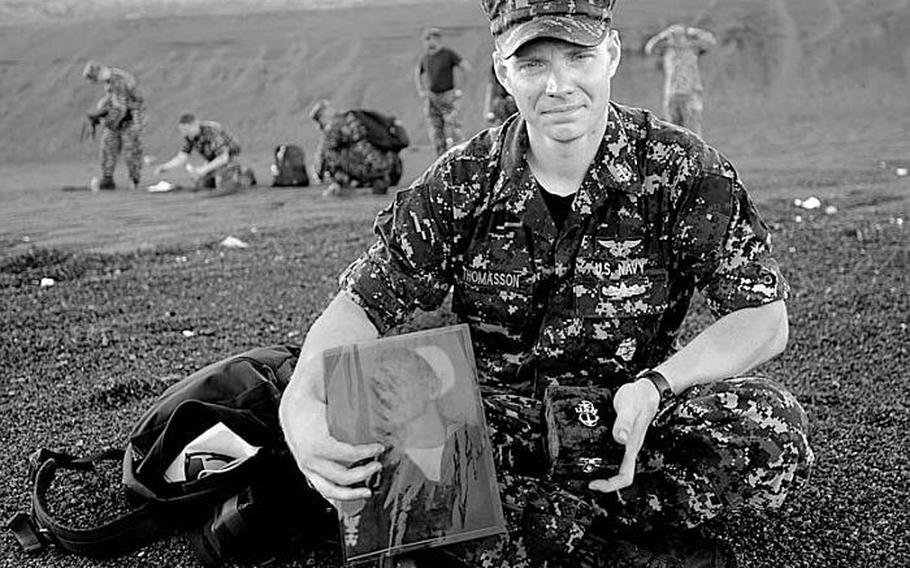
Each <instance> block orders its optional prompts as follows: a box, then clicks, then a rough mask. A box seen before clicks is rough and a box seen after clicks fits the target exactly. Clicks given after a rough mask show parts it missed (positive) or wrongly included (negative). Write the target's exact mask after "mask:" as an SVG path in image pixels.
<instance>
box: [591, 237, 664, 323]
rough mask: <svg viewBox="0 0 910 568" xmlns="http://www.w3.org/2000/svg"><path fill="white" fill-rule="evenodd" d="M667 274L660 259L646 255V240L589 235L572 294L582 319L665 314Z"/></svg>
mask: <svg viewBox="0 0 910 568" xmlns="http://www.w3.org/2000/svg"><path fill="white" fill-rule="evenodd" d="M667 287H668V275H667V270H666V269H665V268H663V267H662V266H661V263H660V262H659V258H656V257H655V256H653V255H648V254H645V250H644V245H643V239H634V238H633V239H625V240H613V239H603V238H599V237H596V236H586V237H585V238H584V239H583V241H582V246H581V249H580V251H579V256H578V259H577V262H576V265H575V278H574V281H573V295H574V300H575V312H576V315H577V316H579V317H582V318H623V317H641V316H654V315H658V314H662V313H663V312H664V311H665V310H666V309H667V304H668V290H667Z"/></svg>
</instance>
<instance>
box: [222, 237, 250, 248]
mask: <svg viewBox="0 0 910 568" xmlns="http://www.w3.org/2000/svg"><path fill="white" fill-rule="evenodd" d="M221 246H223V247H225V248H244V249H245V248H248V247H249V246H250V245H248V244H247V243H245V242H243V241H241V240H240V239H238V238H237V237H233V236H227V237H224V240H223V241H221Z"/></svg>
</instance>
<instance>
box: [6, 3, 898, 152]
mask: <svg viewBox="0 0 910 568" xmlns="http://www.w3.org/2000/svg"><path fill="white" fill-rule="evenodd" d="M246 1H249V0H231V1H229V2H226V3H223V4H221V5H222V6H223V7H224V8H225V11H228V12H231V11H233V12H235V13H220V14H217V15H199V14H195V13H192V12H194V11H193V10H189V11H188V10H186V9H185V6H186V3H185V2H178V1H177V0H170V1H168V0H160V1H159V2H158V3H157V4H153V6H157V9H156V10H147V11H146V12H136V11H135V10H134V9H133V7H134V6H135V5H137V4H138V0H117V1H113V2H108V4H113V5H114V6H115V9H114V10H113V11H112V12H107V13H105V12H103V11H99V10H101V8H99V6H101V7H103V6H102V4H103V3H102V2H99V1H98V0H96V1H95V2H92V3H88V4H85V5H84V9H82V10H81V11H74V10H73V9H72V5H74V3H73V2H66V1H63V0H60V1H59V2H56V3H54V2H50V3H42V4H41V5H43V6H51V7H53V6H57V8H58V9H57V11H54V10H51V9H49V8H48V9H47V10H45V12H44V13H36V12H34V10H32V11H31V12H29V14H30V17H28V18H25V17H22V13H23V12H22V10H24V8H22V7H23V6H25V7H27V6H33V3H24V2H12V1H7V2H5V3H0V14H3V15H5V16H8V18H4V19H3V20H2V21H5V22H7V23H9V22H10V21H12V22H15V25H7V26H5V27H0V29H2V33H0V54H2V58H0V109H2V112H0V132H3V136H2V140H0V163H6V164H9V163H21V162H48V161H54V162H59V161H92V160H94V156H95V153H96V149H95V148H94V146H93V145H92V144H88V143H85V144H82V145H80V144H79V140H78V134H79V128H80V120H81V117H82V113H83V112H84V111H85V110H86V109H88V108H90V107H91V106H92V105H93V103H94V102H95V100H96V99H98V98H99V97H100V95H101V89H100V88H99V87H97V86H93V85H90V84H88V83H87V82H85V81H84V80H83V79H82V78H81V76H80V72H81V69H82V67H83V65H84V63H85V61H86V60H87V59H89V58H97V59H100V60H102V61H106V62H109V63H111V64H113V65H116V66H120V67H123V68H126V69H129V70H132V71H133V72H135V73H136V74H137V76H138V77H139V78H140V80H141V83H142V85H143V88H144V91H145V93H146V99H147V101H148V105H149V114H150V119H151V124H150V129H149V137H148V138H149V140H148V148H147V151H148V153H150V154H154V155H156V156H159V157H166V156H167V155H170V154H171V153H172V152H173V151H174V150H175V149H176V146H177V140H176V133H175V132H174V128H173V123H174V120H175V118H176V117H177V116H178V115H179V114H180V113H181V112H184V111H187V110H191V111H195V112H197V113H198V114H199V115H201V116H203V117H205V118H209V119H214V120H219V121H221V122H223V123H225V124H226V125H227V126H228V127H229V128H230V129H232V130H233V131H234V132H235V133H237V134H238V135H239V136H240V138H241V139H242V141H243V142H244V145H245V152H246V153H248V154H255V155H265V154H267V153H268V152H269V151H270V149H271V148H273V147H274V145H275V144H276V143H279V142H283V141H289V140H290V141H298V142H302V143H303V144H304V145H305V147H307V148H312V147H313V145H314V143H315V137H316V132H315V129H314V128H313V125H312V122H311V121H310V120H309V119H308V118H307V110H308V108H309V107H310V105H311V104H312V103H313V102H314V101H316V100H317V99H319V98H321V97H330V98H332V99H334V100H335V101H337V103H338V104H340V105H341V106H343V107H344V106H350V107H359V106H364V107H370V108H375V109H381V110H385V111H389V112H392V113H395V114H397V115H399V116H400V117H402V118H403V120H404V121H405V124H406V125H407V126H408V128H409V130H410V132H411V133H412V138H414V139H415V142H416V143H417V144H427V143H428V141H427V137H426V134H425V131H424V127H423V122H422V119H421V109H420V102H419V100H418V98H417V97H416V95H415V92H414V87H413V79H412V69H413V65H414V64H415V61H416V58H417V56H418V53H419V50H420V48H421V45H420V41H419V39H418V34H419V30H420V29H421V28H422V27H423V26H425V25H427V24H434V25H438V26H441V27H443V28H444V29H445V39H446V41H447V42H448V44H449V45H451V46H452V47H454V48H455V49H456V50H457V51H459V52H461V53H462V54H463V55H464V56H465V57H467V58H468V59H469V60H470V61H472V62H473V63H474V65H475V68H476V72H475V73H474V76H473V78H472V80H471V83H470V84H469V86H468V88H467V94H468V96H467V100H466V104H465V106H464V122H465V125H466V127H467V130H468V131H475V130H477V129H478V128H480V126H481V123H480V117H479V114H480V107H481V93H482V88H483V79H484V78H485V76H486V69H487V66H488V57H489V50H490V45H491V42H490V38H489V34H488V31H487V27H486V21H485V19H484V17H483V14H482V13H481V11H480V9H479V6H478V2H476V1H467V0H465V1H457V2H456V1H446V2H442V1H438V0H428V1H424V2H417V3H414V4H402V5H397V6H394V5H386V4H387V2H382V3H381V5H377V2H375V1H374V2H370V1H369V0H362V1H361V2H358V3H357V5H356V6H353V7H346V8H339V9H331V10H280V11H274V10H273V11H262V6H264V7H265V8H269V9H274V8H275V7H280V8H285V7H288V6H299V5H303V4H307V5H315V4H320V3H319V1H316V2H310V3H306V2H300V3H295V2H291V1H290V0H272V1H266V2H264V3H261V2H260V3H256V6H257V8H255V9H254V8H252V7H250V8H249V9H247V10H245V12H244V13H236V12H237V11H238V10H239V9H240V8H242V6H243V5H244V4H243V2H246ZM323 4H325V2H322V3H321V4H320V5H323ZM202 5H205V4H202ZM247 5H248V6H252V5H253V2H251V1H249V4H247ZM16 6H18V7H19V11H18V12H17V11H15V10H14V8H15V7H16ZM238 7H240V8H238ZM228 8H230V10H228ZM197 11H198V10H197ZM165 13H170V14H177V15H162V14H165ZM17 14H18V16H19V17H14V16H16V15H17ZM82 14H88V15H90V16H91V17H92V18H94V19H92V20H91V21H72V20H73V19H76V18H77V16H80V15H82ZM105 14H107V15H111V14H113V15H118V16H119V15H129V16H130V17H128V18H127V17H116V18H108V17H101V16H103V15H105ZM47 17H55V18H56V20H55V21H53V22H49V21H42V22H28V23H22V22H23V20H26V19H31V20H34V19H35V18H39V19H40V18H44V19H46V18H47ZM61 17H62V18H64V19H65V20H66V21H60V19H61ZM674 21H684V22H689V23H696V24H699V25H703V26H705V27H708V28H710V29H712V30H713V31H715V33H717V34H718V36H719V38H720V39H721V46H720V47H719V48H718V49H717V50H715V51H714V52H713V53H711V54H709V55H708V56H706V57H705V59H704V62H703V67H704V72H705V74H706V79H707V86H708V95H707V105H708V108H707V111H706V124H707V127H706V132H707V137H708V138H709V139H712V141H714V142H716V143H717V144H718V145H719V146H720V147H721V148H723V149H724V150H725V151H726V152H727V153H728V154H730V155H731V156H732V157H734V158H739V157H741V159H742V160H746V161H747V162H748V160H752V159H760V160H761V163H762V164H763V166H767V165H768V164H769V163H770V162H768V160H771V161H772V162H773V161H774V160H777V159H779V158H780V157H781V156H783V157H784V158H785V161H786V160H792V159H793V157H792V156H793V152H798V153H799V154H800V155H802V156H804V158H805V160H806V161H811V162H817V163H819V164H839V163H843V161H844V160H845V159H846V160H863V161H867V162H869V163H875V161H876V160H878V159H886V158H893V157H896V156H900V155H905V154H907V153H908V148H907V145H906V143H905V142H904V139H905V138H904V133H905V132H907V131H908V130H910V118H908V113H907V110H908V107H910V102H908V98H907V97H906V95H905V93H906V88H907V86H908V77H910V50H908V45H910V44H908V38H910V8H908V3H907V1H906V0H877V1H875V2H862V1H857V0H801V1H800V2H787V1H786V0H775V1H768V0H724V1H721V0H680V1H676V2H672V3H669V2H659V1H657V0H641V1H638V2H620V3H619V5H618V9H617V24H618V27H619V28H620V30H621V32H622V36H623V39H624V45H625V54H624V61H623V65H622V67H621V72H620V76H619V77H618V78H617V80H616V83H615V93H616V98H618V99H619V100H622V101H629V102H633V103H635V104H637V105H640V106H647V107H650V108H653V109H659V92H660V85H661V77H660V74H659V71H658V70H657V68H656V65H655V61H654V60H652V59H646V58H644V57H643V56H642V55H641V49H640V48H641V46H642V45H643V43H644V41H645V40H646V39H647V37H648V36H649V35H650V34H651V33H654V32H657V31H658V30H660V29H661V28H662V27H663V26H665V25H667V24H669V23H672V22H674ZM786 154H789V156H785V155H786Z"/></svg>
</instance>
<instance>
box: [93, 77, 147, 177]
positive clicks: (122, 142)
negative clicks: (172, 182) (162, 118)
mask: <svg viewBox="0 0 910 568" xmlns="http://www.w3.org/2000/svg"><path fill="white" fill-rule="evenodd" d="M82 76H83V77H85V79H87V80H88V81H90V82H92V83H101V84H102V85H103V86H104V97H102V98H101V100H99V101H98V103H97V105H96V106H95V109H94V110H93V111H92V112H90V113H88V120H89V123H90V124H91V126H92V129H93V130H92V132H93V133H94V128H95V127H96V126H98V125H100V126H101V127H102V128H101V142H100V144H101V151H100V156H101V180H100V183H99V185H98V188H99V189H116V188H117V185H116V184H115V183H114V169H115V168H116V166H117V160H118V159H119V157H120V153H121V151H122V152H123V159H124V162H126V168H127V171H128V172H129V177H130V182H131V183H132V187H133V189H137V188H138V187H139V183H140V180H141V179H142V165H143V162H142V161H143V149H142V137H143V133H144V131H145V127H146V112H145V100H144V98H143V96H142V92H141V91H140V89H139V81H138V80H137V79H136V77H135V76H134V75H133V74H131V73H129V72H127V71H124V70H123V69H118V68H116V67H111V66H110V65H106V64H104V63H100V62H98V61H89V62H88V63H87V64H86V65H85V68H84V69H83V70H82Z"/></svg>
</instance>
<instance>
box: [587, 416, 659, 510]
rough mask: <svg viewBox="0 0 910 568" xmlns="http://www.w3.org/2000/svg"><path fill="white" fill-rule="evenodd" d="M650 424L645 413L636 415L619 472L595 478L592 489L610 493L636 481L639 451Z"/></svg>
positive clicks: (590, 484) (591, 484) (591, 485)
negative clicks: (606, 476) (602, 477)
mask: <svg viewBox="0 0 910 568" xmlns="http://www.w3.org/2000/svg"><path fill="white" fill-rule="evenodd" d="M648 425H649V422H648V417H647V415H646V414H645V413H639V414H638V415H637V416H636V417H635V421H634V423H633V425H632V428H631V432H630V433H629V434H628V437H627V442H626V451H625V452H623V456H622V463H621V464H620V465H619V472H618V473H617V474H616V475H614V476H613V477H611V478H609V479H595V480H594V481H592V482H591V483H589V484H588V487H589V488H590V489H593V490H595V491H602V492H604V493H609V492H611V491H617V490H619V489H623V488H625V487H629V486H630V485H632V483H633V482H634V481H635V466H636V465H637V463H638V453H639V452H640V451H641V447H642V445H644V442H645V435H646V434H647V432H648ZM614 430H615V428H614Z"/></svg>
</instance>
